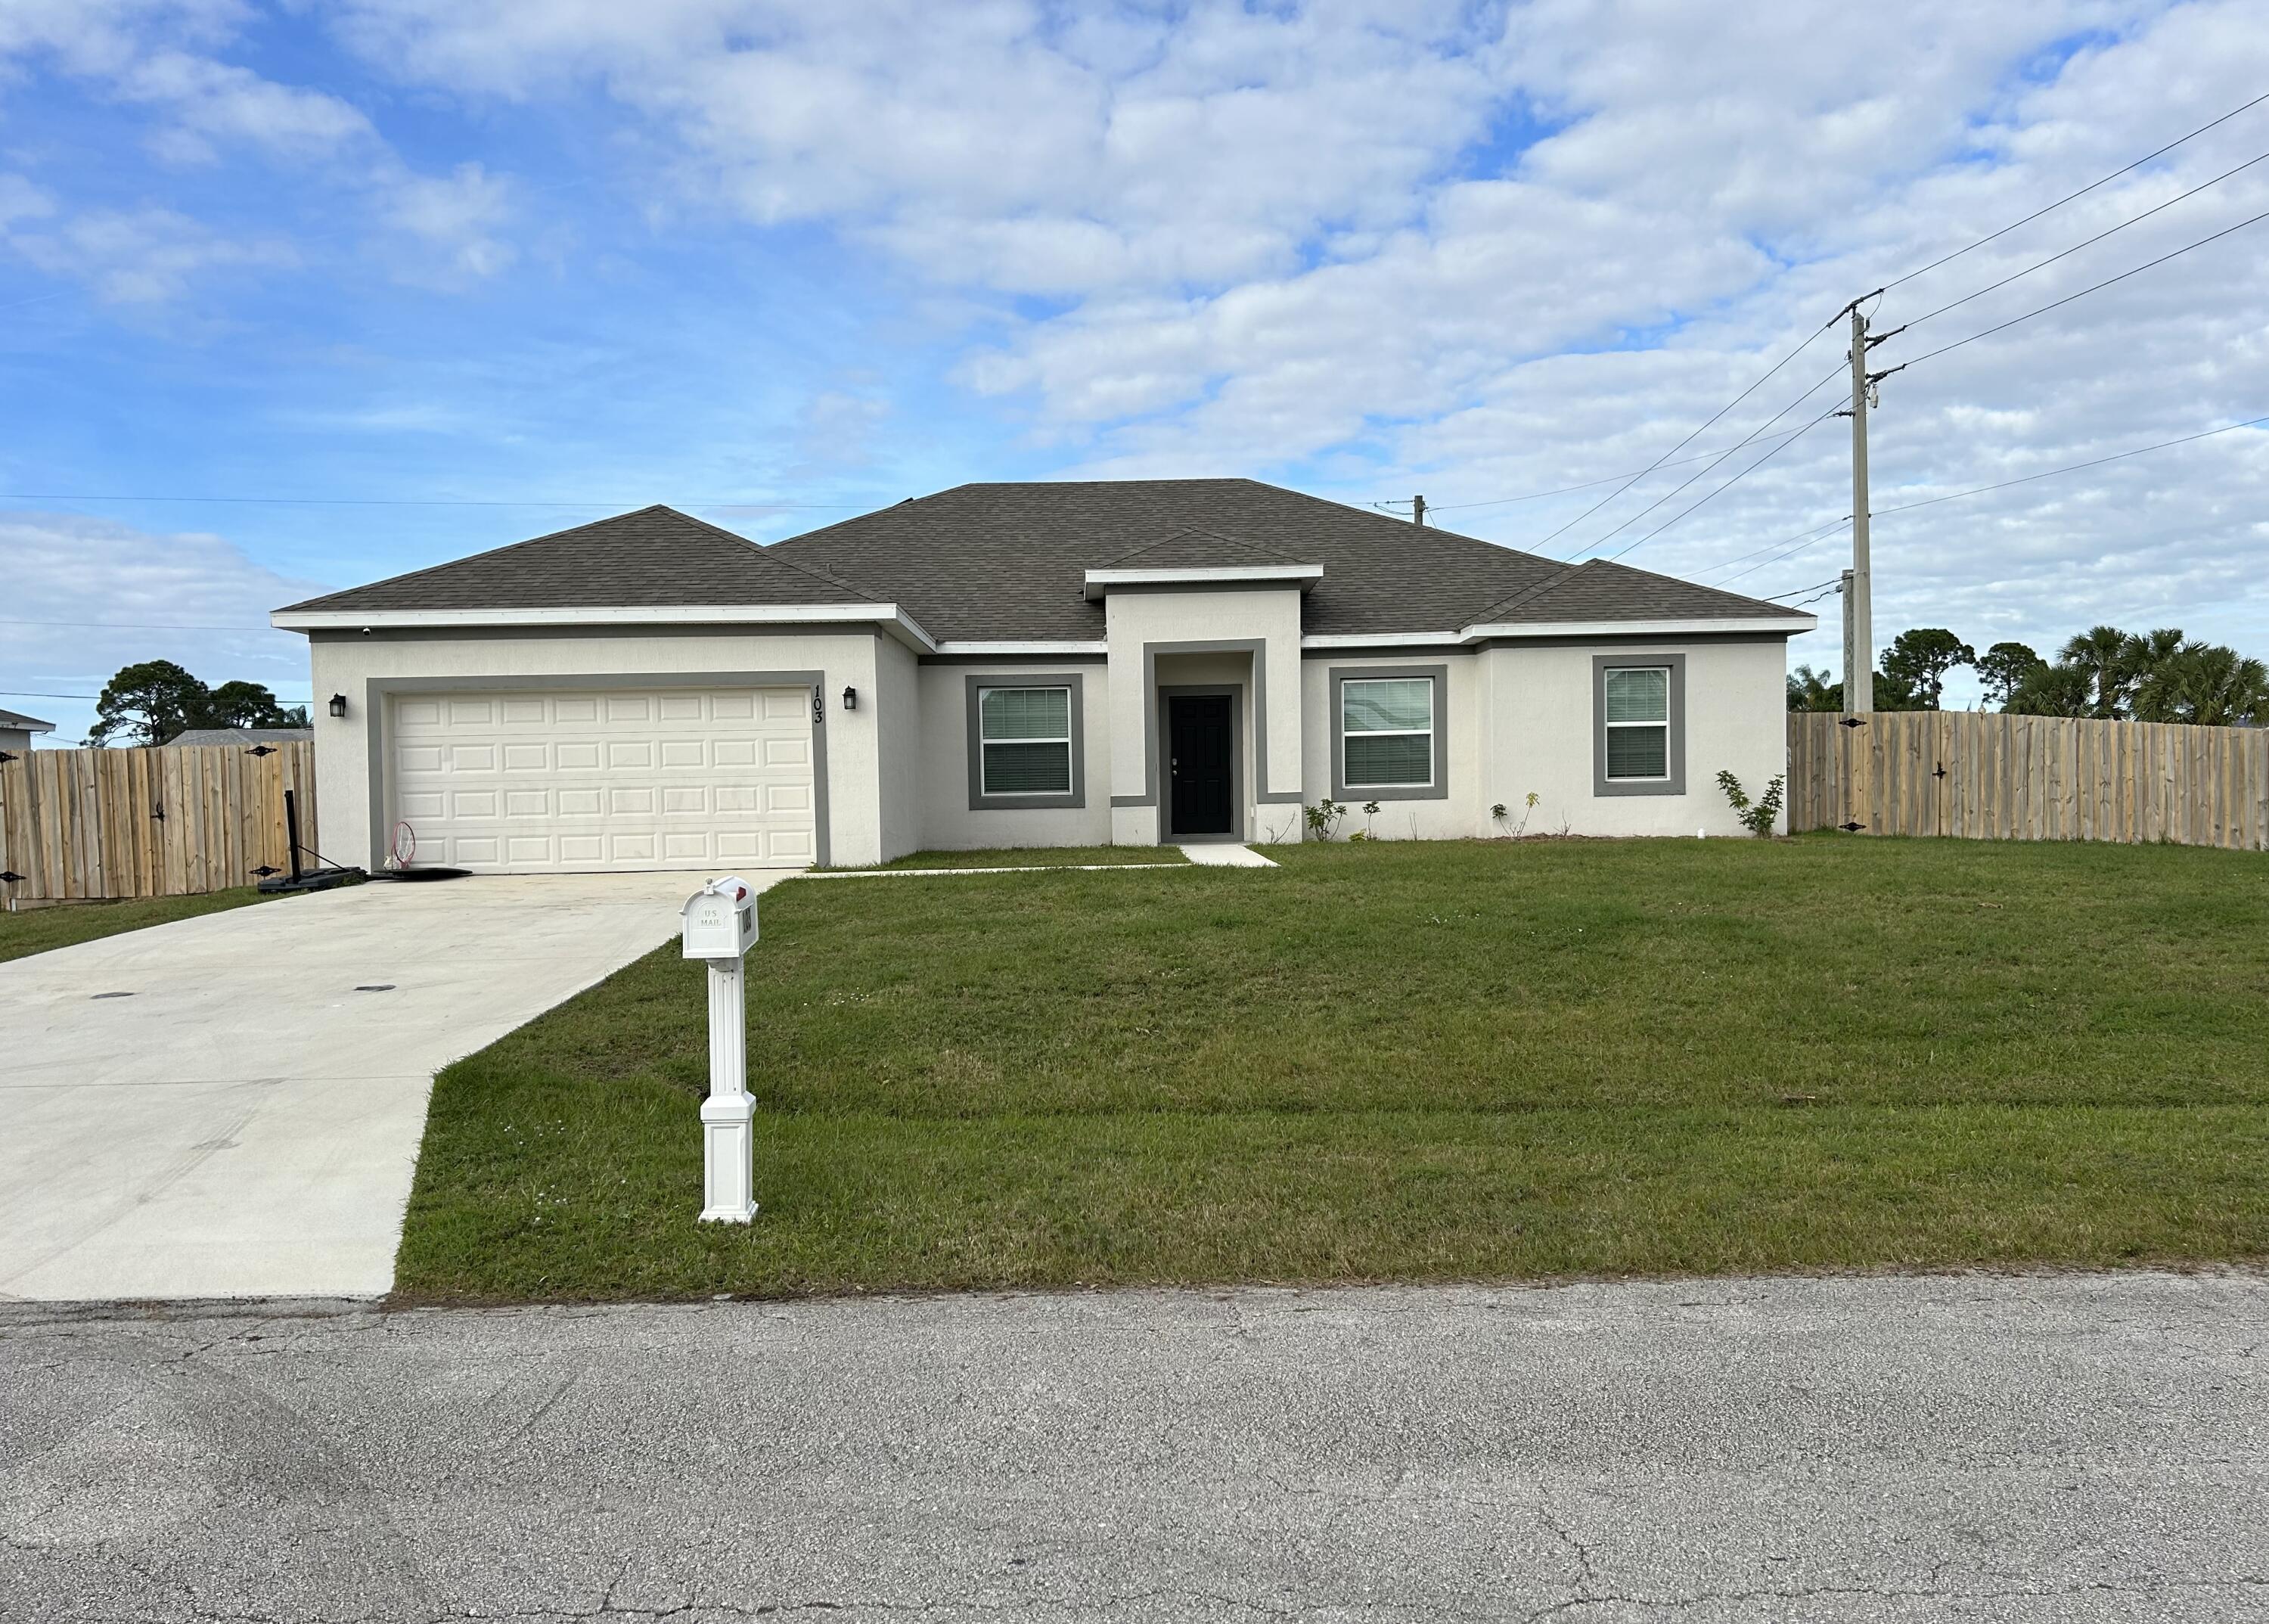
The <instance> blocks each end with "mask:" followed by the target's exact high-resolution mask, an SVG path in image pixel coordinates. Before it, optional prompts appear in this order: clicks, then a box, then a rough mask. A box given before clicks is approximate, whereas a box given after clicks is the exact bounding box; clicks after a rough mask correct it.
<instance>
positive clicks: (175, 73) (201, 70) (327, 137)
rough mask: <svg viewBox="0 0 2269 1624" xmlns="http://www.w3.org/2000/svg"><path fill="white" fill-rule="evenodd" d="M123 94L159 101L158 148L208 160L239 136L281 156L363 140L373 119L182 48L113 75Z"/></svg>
mask: <svg viewBox="0 0 2269 1624" xmlns="http://www.w3.org/2000/svg"><path fill="white" fill-rule="evenodd" d="M116 93H117V95H118V96H119V97H120V99H121V100H126V101H131V102H138V103H143V104H145V105H151V106H155V107H161V108H163V109H165V110H166V111H167V112H168V113H170V114H172V116H173V121H174V122H172V123H171V124H169V125H168V126H166V127H165V128H164V129H160V130H159V131H158V132H157V135H156V137H155V139H156V141H157V142H158V144H159V151H160V152H161V155H163V156H165V157H167V158H169V159H174V160H176V161H202V162H211V161H213V160H214V159H216V158H217V157H218V153H217V152H216V151H215V150H214V146H215V144H216V143H226V142H243V143H245V144H248V145H252V146H256V147H262V148H265V149H266V150H268V151H271V152H275V153H277V154H279V155H282V156H286V157H292V158H314V157H322V156H325V155H328V154H329V153H331V152H333V151H336V150H338V149H339V148H341V147H343V146H344V145H347V144H350V143H356V142H361V141H366V140H368V139H370V138H371V137H372V136H373V131H372V129H371V125H370V121H369V120H368V119H366V118H365V117H364V116H363V114H361V113H360V112H359V111H358V109H356V108H355V107H351V106H349V105H348V104H347V103H346V102H344V101H342V100H339V99H338V98H337V97H336V96H331V95H327V94H325V93H323V92H321V91H312V90H305V89H301V88H299V87H298V86H294V85H278V84H277V83H276V82H274V81H273V80H270V79H263V78H261V77H260V76H259V75H257V74H255V73H253V72H251V71H249V70H247V69H244V68H240V67H234V66H232V65H230V64H228V63H220V62H215V61H213V60H211V58H209V57H203V56H193V55H188V54H187V53H185V52H181V51H159V52H157V53H155V54H153V55H148V56H145V57H143V58H142V59H140V60H139V61H137V62H135V63H131V64H130V65H129V66H128V67H126V68H125V69H124V70H122V71H121V72H120V73H119V74H118V75H117V76H116Z"/></svg>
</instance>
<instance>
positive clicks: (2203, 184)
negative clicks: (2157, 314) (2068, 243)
mask: <svg viewBox="0 0 2269 1624" xmlns="http://www.w3.org/2000/svg"><path fill="white" fill-rule="evenodd" d="M2262 159H2269V152H2263V153H2260V154H2259V155H2258V156H2256V157H2253V158H2249V159H2246V160H2245V161H2244V162H2243V163H2242V164H2240V165H2238V166H2237V167H2236V169H2225V170H2223V171H2222V172H2221V173H2220V174H2218V175H2216V176H2214V179H2213V180H2211V181H2199V183H2198V184H2197V185H2196V186H2193V187H2192V188H2191V189H2190V190H2189V191H2187V192H2177V193H2176V194H2175V195H2174V196H2172V197H2169V198H2168V199H2167V201H2166V202H2164V203H2159V204H2157V205H2155V206H2154V207H2152V208H2149V209H2146V210H2143V212H2142V213H2140V214H2138V215H2133V216H2131V217H2130V218H2127V219H2124V220H2122V221H2120V222H2119V224H2118V225H2114V226H2112V227H2110V229H2109V230H2105V231H2100V232H2098V233H2095V235H2094V236H2093V237H2090V238H2088V239H2086V240H2084V241H2081V242H2075V243H2073V245H2072V247H2068V248H2066V249H2065V250H2063V252H2061V253H2058V254H2051V255H2049V256H2048V258H2046V259H2044V260H2041V261H2038V262H2035V263H2033V264H2030V265H2028V266H2026V267H2025V268H2024V269H2022V270H2020V271H2013V272H2012V273H2011V274H2009V275H2008V276H2006V277H2002V278H2001V279H2000V280H1999V282H1989V283H1987V284H1985V285H1984V287H1982V288H1979V289H1978V290H1977V292H1975V293H1964V294H1963V295H1962V297H1961V298H1960V299H1955V300H1954V301H1953V302H1952V303H1950V304H1945V305H1940V306H1939V307H1938V308H1937V309H1935V310H1933V311H1930V312H1927V313H1926V314H1922V315H1918V316H1915V317H1912V318H1911V319H1910V320H1909V321H1907V323H1906V325H1907V326H1908V327H1920V326H1921V325H1922V324H1923V323H1924V322H1925V321H1929V320H1931V318H1932V317H1933V316H1942V315H1944V314H1946V313H1947V311H1949V310H1954V309H1958V308H1959V307H1960V306H1963V305H1966V304H1968V303H1969V302H1970V300H1971V299H1983V298H1984V297H1985V295H1986V294H1988V293H1991V292H1993V291H1994V290H1996V289H1997V288H2005V287H2007V286H2008V285H2009V284H2011V283H2012V282H2015V281H2017V280H2018V279H2019V278H2021V277H2029V276H2031V275H2032V274H2033V273H2034V272H2035V271H2036V270H2039V269H2042V268H2043V267H2044V266H2049V265H2053V264H2055V263H2056V262H2058V260H2060V259H2067V258H2069V257H2070V256H2072V255H2075V254H2077V253H2079V252H2080V251H2081V249H2082V248H2085V247H2093V246H2094V245H2095V244H2096V243H2099V242H2102V241H2103V240H2104V239H2105V238H2106V237H2109V236H2110V235H2111V234H2112V233H2114V232H2124V231H2125V230H2126V229H2127V228H2128V227H2129V226H2131V225H2135V224H2136V223H2137V222H2138V221H2141V220H2147V219H2149V218H2151V217H2152V216H2153V215H2154V214H2157V213H2158V212H2160V210H2165V209H2171V208H2173V207H2174V206H2175V205H2176V204H2177V203H2180V202H2182V200H2183V199H2184V198H2185V197H2195V196H2198V194H2199V193H2200V192H2202V191H2204V190H2206V188H2208V187H2210V186H2219V185H2220V184H2221V182H2223V181H2227V180H2228V179H2229V177H2230V176H2232V175H2234V174H2237V173H2241V172H2242V171H2243V170H2247V169H2251V168H2252V167H2253V166H2254V165H2256V164H2258V163H2259V162H2261V161H2262Z"/></svg>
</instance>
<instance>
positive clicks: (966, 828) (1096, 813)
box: [908, 654, 1112, 852]
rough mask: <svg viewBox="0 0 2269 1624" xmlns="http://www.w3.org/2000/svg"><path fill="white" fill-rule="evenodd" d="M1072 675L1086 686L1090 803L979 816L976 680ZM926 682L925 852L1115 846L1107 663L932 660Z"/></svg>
mask: <svg viewBox="0 0 2269 1624" xmlns="http://www.w3.org/2000/svg"><path fill="white" fill-rule="evenodd" d="M1065 672H1077V673H1078V674H1079V675H1080V679H1081V681H1080V689H1081V698H1080V708H1081V726H1082V728H1083V732H1082V734H1081V742H1082V744H1083V748H1084V760H1083V768H1084V773H1085V786H1084V787H1085V792H1086V793H1085V800H1086V804H1085V805H1084V806H1079V807H1046V808H1029V807H1017V808H994V807H986V808H980V809H975V810H972V808H971V807H970V805H969V720H970V719H969V679H970V678H971V677H972V676H981V677H998V678H1000V679H1001V681H1002V682H1004V683H1015V682H1017V681H1018V680H1020V679H1025V678H1030V677H1032V676H1035V675H1041V676H1045V675H1061V674H1062V673H1065ZM1107 686H1108V684H1107V673H1106V668H1105V665H1104V662H1103V661H1100V660H1098V659H1096V658H1095V657H1094V656H1093V655H1091V654H1090V655H1087V656H1084V657H1079V656H1064V657H1054V656H1051V657H1048V658H1046V659H1042V660H1038V661H1032V660H1027V661H1013V662H996V663H990V664H987V663H983V662H979V663H974V664H962V663H960V662H957V661H932V662H929V663H926V664H924V665H923V666H921V668H920V690H921V714H920V723H919V726H920V742H919V755H920V827H921V834H920V842H919V845H920V847H921V848H923V849H927V850H932V851H940V852H969V851H978V850H982V849H985V848H987V847H992V846H1018V845H1106V844H1108V842H1109V841H1110V839H1111V716H1112V710H1111V704H1110V699H1109V696H1108V693H1107V691H1106V690H1107ZM908 849H909V850H911V849H913V848H908Z"/></svg>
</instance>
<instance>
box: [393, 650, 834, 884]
mask: <svg viewBox="0 0 2269 1624" xmlns="http://www.w3.org/2000/svg"><path fill="white" fill-rule="evenodd" d="M392 722H393V727H392V729H391V733H390V735H389V737H390V743H389V747H388V748H389V750H390V753H391V755H392V757H393V761H392V766H393V773H394V777H393V796H392V816H393V817H394V818H395V819H398V820H400V821H402V822H403V823H408V824H409V825H410V829H411V830H412V831H413V832H414V833H415V834H416V836H417V840H418V857H417V860H418V863H419V864H420V865H425V864H429V863H430V864H446V865H447V866H449V867H458V868H470V869H475V870H478V871H485V872H491V873H512V874H522V873H534V874H540V873H543V872H546V871H556V872H568V871H575V870H588V869H595V868H714V869H722V868H728V867H751V868H794V867H803V866H804V865H806V864H809V863H811V862H813V861H816V860H817V854H818V838H817V816H816V811H815V806H816V797H815V795H814V793H813V787H812V749H811V695H810V692H809V690H805V689H802V688H760V689H738V690H721V691H717V692H707V691H704V690H698V689H661V690H653V691H630V690H599V691H583V692H573V691H571V692H565V693H526V692H521V691H518V690H504V691H490V692H470V693H450V694H432V695H427V694H402V695H397V696H396V697H395V699H394V702H393V715H392Z"/></svg>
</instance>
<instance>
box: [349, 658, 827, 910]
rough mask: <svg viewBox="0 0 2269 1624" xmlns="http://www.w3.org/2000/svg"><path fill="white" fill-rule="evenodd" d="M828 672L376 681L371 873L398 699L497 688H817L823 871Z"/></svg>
mask: <svg viewBox="0 0 2269 1624" xmlns="http://www.w3.org/2000/svg"><path fill="white" fill-rule="evenodd" d="M826 683H827V673H825V672H824V671H634V672H627V673H613V672H610V673H609V674H608V675H604V676H373V677H370V678H368V679H366V682H365V683H364V686H363V706H364V709H363V714H364V715H365V716H366V717H367V718H369V720H370V726H369V727H368V728H367V729H366V733H367V734H368V743H367V748H368V750H369V767H370V867H371V872H372V873H373V874H375V873H377V872H378V871H379V870H380V869H381V868H382V867H385V865H386V857H387V851H388V847H389V846H390V845H392V843H393V839H394V824H393V823H392V822H391V821H390V820H389V819H388V816H387V813H388V810H389V809H390V808H389V806H388V791H389V790H390V789H391V788H392V787H393V786H392V785H391V784H390V783H389V782H388V780H389V779H390V778H391V777H392V775H391V774H390V773H388V771H387V761H388V751H387V745H388V740H389V739H390V738H391V736H392V732H393V727H394V712H393V707H392V706H391V705H388V703H387V700H388V698H389V697H390V696H392V695H395V694H417V693H427V694H432V693H444V694H447V693H482V692H485V691H487V690H491V689H518V690H521V691H523V692H525V691H527V690H530V689H535V690H540V691H542V692H544V693H569V692H574V691H577V690H585V689H595V690H606V689H613V688H809V690H811V723H812V726H811V820H812V865H813V867H818V868H824V867H827V866H828V861H829V855H830V853H829V844H828V832H827V727H826V724H825V721H824V717H825V713H826V712H825V710H824V699H823V696H824V692H825V689H826Z"/></svg>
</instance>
